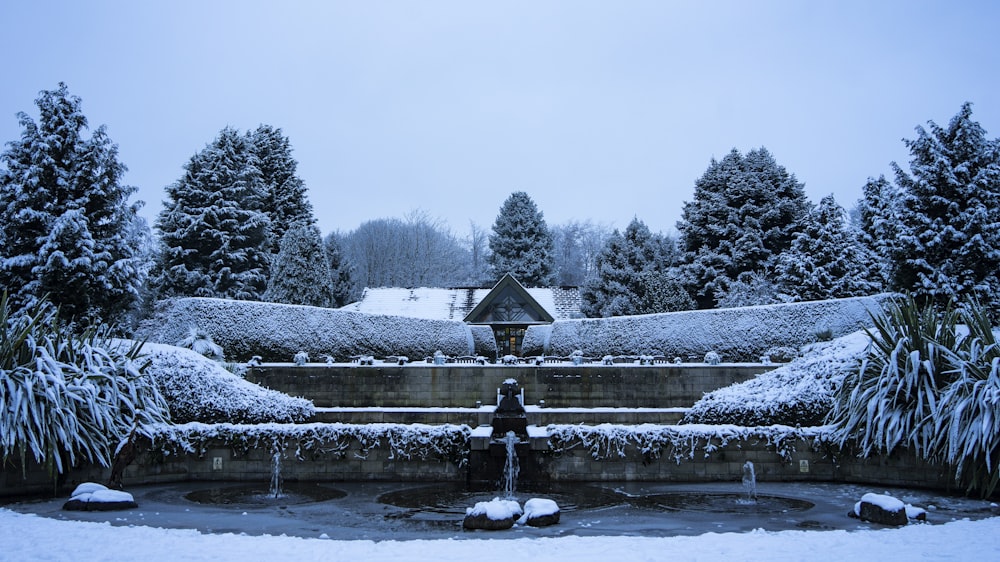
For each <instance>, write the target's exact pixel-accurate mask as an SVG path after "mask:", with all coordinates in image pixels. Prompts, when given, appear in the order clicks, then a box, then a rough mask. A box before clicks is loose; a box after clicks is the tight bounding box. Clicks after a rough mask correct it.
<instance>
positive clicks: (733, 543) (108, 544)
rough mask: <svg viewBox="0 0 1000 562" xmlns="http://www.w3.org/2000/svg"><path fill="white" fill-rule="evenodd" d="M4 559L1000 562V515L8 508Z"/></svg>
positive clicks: (3, 523) (0, 521)
mask: <svg viewBox="0 0 1000 562" xmlns="http://www.w3.org/2000/svg"><path fill="white" fill-rule="evenodd" d="M0 528H3V529H4V533H5V536H4V542H3V555H2V556H3V557H4V558H5V559H9V560H38V559H41V558H45V559H48V560H111V559H113V560H116V561H123V562H128V561H148V560H150V559H151V558H152V556H151V555H152V554H154V553H157V552H159V553H169V555H170V557H171V558H173V559H176V560H186V561H189V562H199V561H206V562H208V561H211V562H217V561H219V560H339V561H363V562H399V561H400V560H407V561H409V562H417V561H430V562H440V561H442V560H474V561H476V562H494V561H495V562H509V561H511V560H527V561H535V560H572V561H573V562H592V561H593V562H608V561H609V560H615V561H623V562H624V561H627V560H733V561H736V560H762V561H767V562H792V561H795V562H799V561H802V560H815V561H823V560H837V561H842V560H861V559H865V560H907V561H909V560H913V561H916V560H941V559H946V558H947V559H952V560H996V559H997V558H998V557H1000V541H997V539H996V537H997V535H998V533H1000V517H993V518H989V519H983V520H980V521H969V520H961V521H952V522H948V523H945V524H943V525H911V526H908V527H903V528H899V529H891V530H883V529H878V530H862V531H850V532H849V531H801V530H796V531H765V530H763V529H760V530H756V531H753V532H751V533H706V534H703V535H699V536H674V537H601V536H565V537H558V538H521V539H516V540H507V539H502V540H501V539H495V540H489V541H487V540H455V539H453V538H449V539H441V540H422V541H404V540H398V541H397V540H384V541H374V540H354V541H331V540H327V539H322V538H317V539H302V538H298V537H288V536H283V535H282V536H272V535H264V536H249V535H245V534H242V533H222V534H215V535H209V534H203V533H200V532H198V531H194V530H190V529H158V528H152V527H145V526H142V525H135V526H132V525H131V524H129V525H128V526H111V525H108V524H107V523H92V522H88V521H60V520H57V519H52V518H46V517H39V516H37V515H24V514H20V513H16V512H14V511H10V510H7V509H3V508H0Z"/></svg>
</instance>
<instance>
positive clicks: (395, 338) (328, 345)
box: [136, 297, 496, 361]
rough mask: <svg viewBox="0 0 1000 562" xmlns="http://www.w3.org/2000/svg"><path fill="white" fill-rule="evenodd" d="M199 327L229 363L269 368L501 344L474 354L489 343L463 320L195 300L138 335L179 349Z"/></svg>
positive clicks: (174, 303) (164, 306) (461, 351)
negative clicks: (297, 360)
mask: <svg viewBox="0 0 1000 562" xmlns="http://www.w3.org/2000/svg"><path fill="white" fill-rule="evenodd" d="M192 324H195V325H197V326H199V327H200V328H201V329H203V330H205V332H207V333H208V334H209V335H211V337H212V339H213V340H214V341H215V343H217V344H219V346H221V347H222V349H223V350H225V353H226V355H227V356H229V357H233V358H237V359H238V360H240V361H245V360H246V359H247V358H249V357H252V356H254V355H260V356H261V357H263V358H264V360H265V361H288V358H289V357H292V356H293V355H295V353H297V352H299V351H305V352H306V353H308V354H310V355H311V356H315V357H318V356H321V355H333V356H334V357H337V358H338V359H340V360H342V361H346V360H347V359H348V358H349V357H352V356H356V355H359V354H365V355H372V356H375V357H387V356H389V355H394V354H395V355H407V356H409V357H426V356H427V355H428V354H430V353H432V352H433V351H434V350H435V349H440V350H442V351H444V352H445V353H447V354H448V355H475V354H476V353H477V352H478V353H480V354H482V355H490V354H491V353H494V354H495V349H496V343H495V342H494V343H493V344H492V347H491V348H489V349H474V346H477V345H483V343H484V341H485V340H484V339H483V338H481V337H479V336H476V334H477V333H478V332H476V331H475V330H472V329H471V328H470V327H469V326H467V325H466V324H465V323H464V322H461V321H458V320H425V319H421V318H407V317H402V316H385V315H379V314H365V313H362V312H350V311H345V310H335V309H329V308H318V307H312V306H302V305H288V304H277V303H265V302H255V301H236V300H225V299H211V298H194V297H192V298H178V299H169V300H165V301H160V302H159V303H157V305H156V311H155V313H154V316H153V318H152V319H150V320H148V321H146V322H143V324H142V325H141V326H140V327H139V329H138V330H137V331H136V333H137V337H139V338H144V339H146V340H147V341H151V342H157V343H167V344H173V343H175V342H177V341H179V340H180V339H181V338H183V337H184V334H185V332H186V330H187V327H188V326H190V325H192ZM485 328H486V329H487V331H489V332H490V333H491V334H492V331H490V330H489V327H488V326H485ZM480 332H481V330H480ZM491 341H492V340H491Z"/></svg>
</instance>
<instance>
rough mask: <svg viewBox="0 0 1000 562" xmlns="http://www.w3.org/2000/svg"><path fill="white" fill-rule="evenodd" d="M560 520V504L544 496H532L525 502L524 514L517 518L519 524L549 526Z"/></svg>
mask: <svg viewBox="0 0 1000 562" xmlns="http://www.w3.org/2000/svg"><path fill="white" fill-rule="evenodd" d="M558 522H559V505H558V504H556V502H555V501H553V500H549V499H544V498H531V499H530V500H528V501H526V502H524V515H522V516H521V518H520V519H518V520H517V524H518V525H528V526H530V527H548V526H549V525H555V524H556V523H558Z"/></svg>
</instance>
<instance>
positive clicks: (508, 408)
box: [490, 379, 528, 438]
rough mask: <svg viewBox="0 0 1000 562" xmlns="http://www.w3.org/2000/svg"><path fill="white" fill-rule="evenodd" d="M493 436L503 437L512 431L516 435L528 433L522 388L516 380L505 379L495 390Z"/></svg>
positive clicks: (491, 423) (492, 422)
mask: <svg viewBox="0 0 1000 562" xmlns="http://www.w3.org/2000/svg"><path fill="white" fill-rule="evenodd" d="M490 425H491V426H492V427H493V437H494V438H496V437H500V438H503V437H505V436H506V435H507V434H508V433H510V432H513V433H514V434H516V435H523V436H525V437H527V435H528V416H527V414H526V413H525V410H524V390H523V389H521V388H520V386H519V385H518V384H517V381H516V380H514V379H507V380H505V381H503V384H501V385H500V388H499V389H498V390H497V408H496V410H494V411H493V420H492V421H491V422H490Z"/></svg>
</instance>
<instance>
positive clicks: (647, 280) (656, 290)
mask: <svg viewBox="0 0 1000 562" xmlns="http://www.w3.org/2000/svg"><path fill="white" fill-rule="evenodd" d="M639 287H640V291H641V294H642V298H641V299H639V303H638V306H637V307H636V311H635V313H636V314H656V313H660V312H678V311H681V310H694V309H695V308H697V304H696V303H695V302H694V299H693V298H691V295H690V294H688V292H687V290H686V289H685V288H684V284H683V283H682V282H681V280H680V278H679V277H678V276H677V274H676V273H675V272H674V271H672V270H670V269H666V270H660V271H656V270H651V271H646V272H643V273H642V274H640V276H639Z"/></svg>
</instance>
